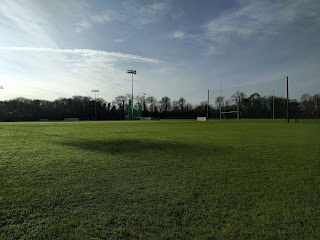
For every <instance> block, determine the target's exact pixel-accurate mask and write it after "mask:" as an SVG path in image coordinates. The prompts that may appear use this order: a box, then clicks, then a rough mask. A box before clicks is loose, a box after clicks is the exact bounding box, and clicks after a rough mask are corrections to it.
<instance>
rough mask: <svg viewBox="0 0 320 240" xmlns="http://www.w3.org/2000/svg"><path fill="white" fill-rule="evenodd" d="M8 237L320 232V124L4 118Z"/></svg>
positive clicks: (318, 235)
mask: <svg viewBox="0 0 320 240" xmlns="http://www.w3.org/2000/svg"><path fill="white" fill-rule="evenodd" d="M0 136H1V138H0V146H1V148H0V172H1V175H0V239H320V124H315V123H291V124H286V123H279V122H278V123H275V122H270V121H269V122H267V121H257V122H254V121H248V122H234V121H227V122H220V121H209V122H196V121H150V122H143V121H140V122H139V121H136V122H129V121H126V122H74V123H72V122H66V123H63V122H56V123H50V122H47V123H45V122H39V123H0Z"/></svg>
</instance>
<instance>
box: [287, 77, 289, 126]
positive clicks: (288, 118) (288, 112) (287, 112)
mask: <svg viewBox="0 0 320 240" xmlns="http://www.w3.org/2000/svg"><path fill="white" fill-rule="evenodd" d="M287 121H288V123H289V78H288V77H287Z"/></svg>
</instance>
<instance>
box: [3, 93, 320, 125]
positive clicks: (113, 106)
mask: <svg viewBox="0 0 320 240" xmlns="http://www.w3.org/2000/svg"><path fill="white" fill-rule="evenodd" d="M130 98H131V95H130V94H126V95H123V96H118V97H116V98H115V99H114V100H113V101H112V102H106V101H105V100H104V99H102V98H98V99H96V101H95V100H94V99H93V98H91V97H85V96H74V97H72V98H59V99H57V100H54V101H47V100H39V99H35V100H31V99H26V98H16V99H12V100H7V101H0V121H38V120H39V119H49V120H63V119H64V118H79V119H80V120H94V119H95V114H96V116H97V120H124V119H126V118H128V109H127V104H128V102H129V99H130ZM286 101H287V100H286V99H285V98H281V97H275V98H274V101H273V97H272V96H261V95H259V94H258V93H254V94H252V95H250V96H246V94H245V93H243V92H240V93H239V94H238V93H235V94H233V95H232V96H231V98H230V99H225V98H224V97H217V98H215V100H214V103H212V104H210V105H209V117H210V118H219V117H220V108H221V111H222V112H229V111H236V110H237V103H239V109H240V117H242V118H272V117H273V104H274V116H275V118H286ZM134 103H135V104H134V108H135V109H141V110H142V113H141V115H142V116H141V117H151V118H196V117H198V116H206V114H207V101H203V102H201V103H200V104H196V105H194V104H191V103H189V102H187V100H186V99H185V98H183V97H181V98H180V99H178V100H171V99H170V97H168V96H165V97H163V98H161V100H157V99H156V98H155V97H153V96H149V97H144V96H136V97H135V99H134ZM319 109H320V94H316V95H313V96H311V95H310V94H304V95H303V96H302V97H301V98H300V99H299V100H294V99H291V100H290V101H289V116H290V118H291V119H292V118H317V116H319V115H320V114H319V112H320V111H319ZM95 110H96V111H95ZM235 115H236V114H234V113H233V114H222V117H223V118H224V117H225V118H234V117H235Z"/></svg>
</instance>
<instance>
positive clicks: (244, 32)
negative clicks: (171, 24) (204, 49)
mask: <svg viewBox="0 0 320 240" xmlns="http://www.w3.org/2000/svg"><path fill="white" fill-rule="evenodd" d="M238 2H239V6H238V7H236V8H233V9H231V10H230V9H229V10H228V11H225V12H224V13H222V14H221V15H219V16H218V17H216V18H214V19H212V20H210V21H208V22H207V23H205V24H203V25H202V26H200V28H199V33H198V34H188V33H186V32H182V31H176V32H173V33H170V34H169V37H171V38H174V39H188V40H190V39H191V40H196V41H198V42H201V43H202V44H207V45H208V49H209V50H210V51H213V52H217V51H218V52H221V50H219V48H221V47H222V48H223V47H224V46H225V45H227V44H228V43H230V42H232V41H236V40H239V39H240V40H248V39H255V38H261V37H267V36H273V35H277V34H280V33H281V29H282V28H283V27H284V26H288V25H290V24H293V23H296V22H298V21H301V20H304V21H308V20H311V21H309V23H310V24H320V21H319V20H320V17H319V12H320V2H319V1H317V0H308V1H300V0H292V1H280V2H272V1H271V2H269V1H254V0H241V1H238Z"/></svg>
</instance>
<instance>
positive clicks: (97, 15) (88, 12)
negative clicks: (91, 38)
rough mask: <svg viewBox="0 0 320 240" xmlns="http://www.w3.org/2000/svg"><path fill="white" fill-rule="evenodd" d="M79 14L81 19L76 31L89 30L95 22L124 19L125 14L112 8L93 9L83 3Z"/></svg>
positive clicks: (101, 22)
mask: <svg viewBox="0 0 320 240" xmlns="http://www.w3.org/2000/svg"><path fill="white" fill-rule="evenodd" d="M81 6H82V7H80V9H79V11H80V12H79V13H78V15H79V16H80V17H81V19H82V20H81V21H80V22H79V23H77V24H76V29H75V31H76V32H84V31H87V30H89V29H90V28H91V27H92V26H93V25H94V24H104V23H107V22H112V21H122V20H124V19H125V16H124V15H122V14H120V13H118V12H116V11H112V10H108V9H104V10H99V11H97V10H92V9H91V8H89V6H87V5H81Z"/></svg>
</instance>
